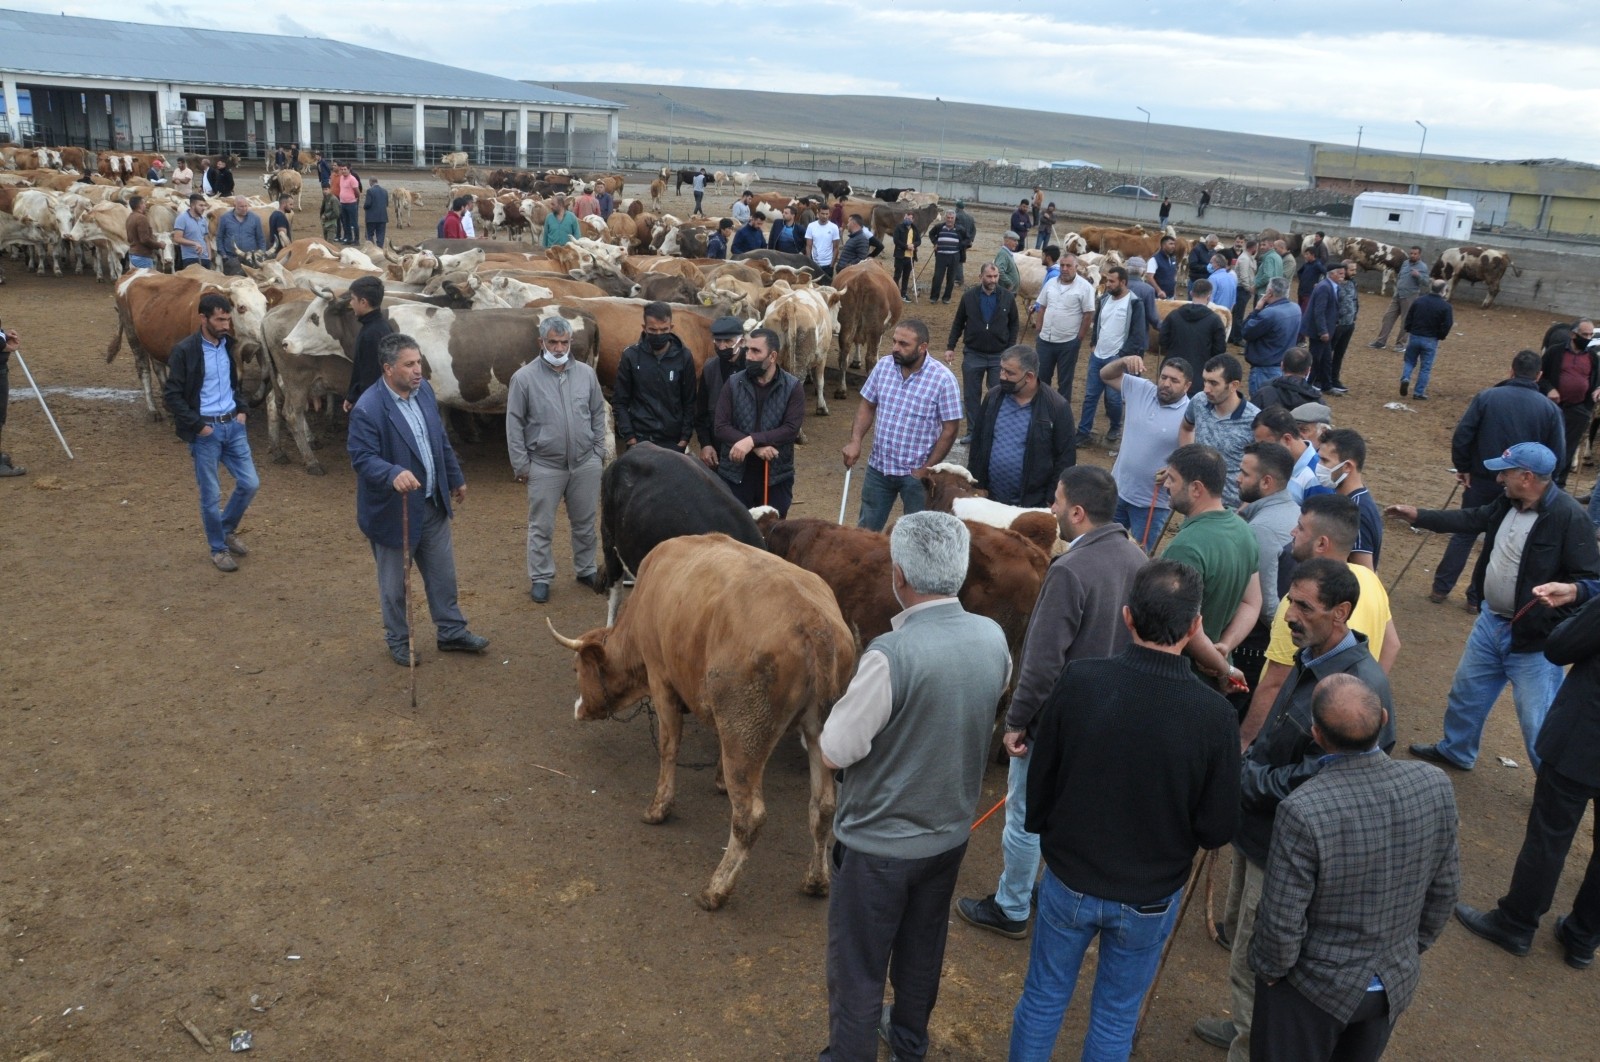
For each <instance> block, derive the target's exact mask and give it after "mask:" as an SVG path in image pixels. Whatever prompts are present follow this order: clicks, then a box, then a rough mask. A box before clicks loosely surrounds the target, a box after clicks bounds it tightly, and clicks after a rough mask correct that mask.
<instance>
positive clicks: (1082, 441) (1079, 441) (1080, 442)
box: [1072, 433, 1093, 450]
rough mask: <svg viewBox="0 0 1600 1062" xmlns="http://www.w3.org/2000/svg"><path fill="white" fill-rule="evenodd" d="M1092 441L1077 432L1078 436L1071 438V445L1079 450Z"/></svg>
mask: <svg viewBox="0 0 1600 1062" xmlns="http://www.w3.org/2000/svg"><path fill="white" fill-rule="evenodd" d="M1092 441H1093V440H1092V439H1090V438H1089V436H1087V435H1084V434H1082V433H1079V435H1078V437H1077V438H1076V439H1073V440H1072V445H1073V446H1075V447H1077V448H1078V449H1079V450H1082V449H1083V448H1084V447H1086V446H1088V445H1089V443H1090V442H1092Z"/></svg>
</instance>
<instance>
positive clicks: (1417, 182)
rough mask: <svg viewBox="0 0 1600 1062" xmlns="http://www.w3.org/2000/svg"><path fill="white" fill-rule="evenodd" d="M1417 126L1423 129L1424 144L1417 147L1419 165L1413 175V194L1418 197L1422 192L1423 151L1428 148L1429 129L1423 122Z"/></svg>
mask: <svg viewBox="0 0 1600 1062" xmlns="http://www.w3.org/2000/svg"><path fill="white" fill-rule="evenodd" d="M1417 125H1418V126H1419V127H1421V129H1422V143H1420V144H1418V145H1417V165H1416V168H1415V170H1413V171H1412V174H1411V194H1412V195H1416V194H1417V193H1418V192H1420V191H1422V149H1423V148H1425V147H1427V146H1428V127H1427V126H1425V125H1423V124H1422V123H1421V122H1417Z"/></svg>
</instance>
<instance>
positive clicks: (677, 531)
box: [594, 442, 767, 626]
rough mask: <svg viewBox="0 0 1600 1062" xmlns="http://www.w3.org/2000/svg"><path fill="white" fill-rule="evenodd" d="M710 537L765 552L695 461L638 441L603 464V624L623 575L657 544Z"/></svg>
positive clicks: (752, 528)
mask: <svg viewBox="0 0 1600 1062" xmlns="http://www.w3.org/2000/svg"><path fill="white" fill-rule="evenodd" d="M714 531H720V532H722V533H723V534H725V535H727V536H729V537H730V538H733V539H734V540H736V541H738V542H743V543H744V544H745V545H747V546H754V547H755V548H756V549H761V550H764V549H766V548H767V543H766V540H765V539H763V538H762V537H761V531H760V529H759V528H757V527H756V522H755V520H754V519H753V518H752V517H751V516H750V512H749V510H748V509H746V508H745V507H744V506H742V505H740V504H739V501H738V499H737V498H735V497H734V496H733V492H732V491H730V490H729V489H728V488H727V487H725V486H723V484H722V482H721V480H720V479H718V477H717V474H716V473H715V472H713V471H711V470H710V469H709V468H707V467H706V466H705V465H704V464H703V463H701V462H700V461H699V460H697V459H695V458H693V457H690V456H688V455H687V454H681V453H678V452H677V451H676V450H668V449H665V448H664V447H660V446H656V445H655V444H654V443H647V442H642V443H639V444H637V445H635V446H634V447H633V448H632V449H631V450H629V451H628V452H627V453H625V454H623V455H621V456H620V457H618V458H617V459H616V460H615V461H613V462H611V464H610V465H608V466H606V470H605V473H604V474H603V475H602V476H601V477H600V547H601V552H602V553H603V554H604V561H605V562H604V563H603V564H602V565H601V566H600V570H599V572H598V573H597V574H598V575H599V578H598V579H596V580H595V583H594V587H595V590H596V591H599V592H601V593H606V592H609V595H610V601H609V605H608V609H607V615H606V624H607V625H608V626H609V625H611V624H613V623H615V622H616V618H617V608H618V607H619V606H620V605H621V603H622V580H623V577H624V571H626V572H636V571H638V570H639V565H641V564H642V563H644V558H645V556H646V555H647V554H648V553H649V552H650V551H651V550H652V549H654V548H655V547H656V546H657V545H658V544H660V543H662V542H664V541H666V540H667V539H669V538H677V537H679V536H680V535H704V534H710V533H711V532H714Z"/></svg>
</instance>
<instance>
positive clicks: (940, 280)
mask: <svg viewBox="0 0 1600 1062" xmlns="http://www.w3.org/2000/svg"><path fill="white" fill-rule="evenodd" d="M960 267H961V263H960V262H957V261H953V260H952V259H951V258H950V257H949V256H948V255H942V256H940V257H937V258H935V259H934V260H933V283H932V284H929V285H928V299H929V301H930V302H931V301H933V300H936V299H937V300H939V301H941V302H949V301H950V292H951V290H952V289H953V288H954V287H955V285H956V281H957V280H958V279H959V277H957V275H956V273H957V270H959V269H960ZM941 284H943V285H944V291H943V292H940V290H939V285H941Z"/></svg>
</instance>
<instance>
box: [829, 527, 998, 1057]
mask: <svg viewBox="0 0 1600 1062" xmlns="http://www.w3.org/2000/svg"><path fill="white" fill-rule="evenodd" d="M970 546H971V540H970V533H969V532H968V530H967V528H966V525H964V524H963V523H962V522H961V521H960V520H957V519H956V518H955V517H954V516H951V515H950V514H949V513H937V512H920V513H912V514H910V515H907V516H903V517H901V518H900V520H899V521H898V522H896V524H895V526H894V531H893V532H892V533H891V534H890V536H889V559H890V562H891V567H890V580H891V588H892V589H893V591H894V596H895V600H897V601H898V602H900V604H901V605H902V606H903V607H904V609H905V611H903V612H901V613H900V614H899V615H897V616H895V617H894V619H893V620H892V621H891V625H892V627H893V629H892V630H891V631H890V632H889V633H887V634H883V635H880V636H878V637H877V638H875V639H873V641H872V643H871V644H870V645H868V646H867V648H866V650H865V651H864V652H863V653H862V654H861V659H860V662H859V663H858V664H857V667H856V675H855V678H854V679H853V680H851V683H850V688H849V689H847V690H846V691H845V694H844V696H843V697H842V698H840V700H839V702H838V703H837V704H835V705H834V707H833V711H832V713H831V714H830V715H829V716H828V722H827V725H826V726H824V727H823V730H822V737H821V748H822V760H823V763H824V764H825V765H826V766H827V767H828V768H829V769H830V770H843V771H844V775H843V778H842V780H841V782H840V784H839V795H838V810H837V812H836V813H835V815H834V822H833V832H834V837H835V843H834V846H833V855H832V859H833V886H832V889H831V891H830V893H829V896H828V950H827V976H828V1046H827V1048H826V1049H824V1050H823V1052H822V1056H821V1057H822V1058H823V1059H824V1060H830V1059H832V1060H843V1059H850V1060H864V1059H876V1058H877V1056H878V1045H877V1040H878V1038H879V1037H882V1038H883V1039H884V1040H886V1041H887V1042H888V1043H889V1047H890V1050H891V1052H892V1054H893V1055H894V1056H895V1057H898V1058H922V1057H924V1056H925V1055H926V1054H927V1050H928V1017H929V1015H930V1014H931V1013H932V1011H933V1005H934V1001H935V1000H936V999H937V998H938V992H939V977H940V972H941V970H942V967H943V965H944V946H945V938H946V935H947V933H948V932H949V910H950V899H951V897H952V896H953V895H954V894H955V887H956V876H957V874H958V873H959V872H960V869H961V860H962V858H963V857H964V856H965V855H966V851H967V837H968V835H969V834H970V833H971V830H972V819H973V815H974V813H975V812H976V810H977V805H978V795H979V792H980V790H981V788H982V785H983V773H984V768H985V766H986V761H987V759H988V749H989V733H990V730H991V729H992V727H993V725H994V706H995V705H996V704H997V703H998V702H999V699H1000V694H1001V692H1002V691H1004V689H1005V687H1006V684H1007V682H1008V681H1009V680H1010V675H1011V652H1010V650H1009V649H1008V648H1007V647H1006V639H1005V635H1004V633H1003V632H1002V631H1001V630H1000V627H999V626H998V625H997V624H996V623H994V622H993V621H992V620H989V619H987V618H984V617H982V616H975V615H972V614H971V613H969V612H967V611H966V610H965V609H964V608H962V606H961V602H960V601H959V600H958V599H957V597H956V594H957V593H958V592H959V591H960V590H961V584H962V583H963V582H964V581H965V580H966V577H967V558H968V551H969V549H970ZM886 978H887V979H889V980H890V981H892V983H893V985H894V1003H893V1004H892V1005H891V1006H889V1007H884V1006H883V990H884V982H885V980H886Z"/></svg>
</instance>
